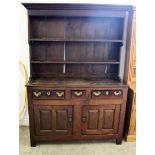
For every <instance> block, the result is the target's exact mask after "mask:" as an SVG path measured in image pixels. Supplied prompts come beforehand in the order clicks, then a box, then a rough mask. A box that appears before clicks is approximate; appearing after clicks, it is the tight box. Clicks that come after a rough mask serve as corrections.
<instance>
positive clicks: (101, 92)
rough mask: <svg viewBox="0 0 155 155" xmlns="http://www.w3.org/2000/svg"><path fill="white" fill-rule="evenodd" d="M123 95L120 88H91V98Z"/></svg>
mask: <svg viewBox="0 0 155 155" xmlns="http://www.w3.org/2000/svg"><path fill="white" fill-rule="evenodd" d="M122 95H123V91H122V90H121V89H117V90H92V92H91V98H92V99H102V98H108V97H114V98H120V97H122Z"/></svg>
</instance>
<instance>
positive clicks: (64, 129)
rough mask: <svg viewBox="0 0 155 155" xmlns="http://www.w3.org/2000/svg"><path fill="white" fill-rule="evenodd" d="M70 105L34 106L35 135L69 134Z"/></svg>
mask: <svg viewBox="0 0 155 155" xmlns="http://www.w3.org/2000/svg"><path fill="white" fill-rule="evenodd" d="M72 110H73V109H72V106H35V107H34V116H35V118H34V119H35V132H36V135H45V134H50V135H53V136H54V135H58V134H60V135H71V134H72V124H73V123H72V120H73V118H72V117H73V116H72V115H73V111H72Z"/></svg>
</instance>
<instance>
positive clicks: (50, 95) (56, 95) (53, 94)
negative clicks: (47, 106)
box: [32, 90, 65, 100]
mask: <svg viewBox="0 0 155 155" xmlns="http://www.w3.org/2000/svg"><path fill="white" fill-rule="evenodd" d="M32 96H33V99H54V100H56V99H58V100H59V99H65V90H33V91H32Z"/></svg>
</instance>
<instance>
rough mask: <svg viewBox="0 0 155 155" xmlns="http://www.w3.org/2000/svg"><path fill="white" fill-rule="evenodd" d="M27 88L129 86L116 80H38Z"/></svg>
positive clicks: (30, 83)
mask: <svg viewBox="0 0 155 155" xmlns="http://www.w3.org/2000/svg"><path fill="white" fill-rule="evenodd" d="M27 86H50V87H52V86H53V87H114V86H116V87H119V86H120V87H123V86H127V84H125V83H123V82H118V81H116V80H107V79H105V80H98V79H97V80H93V79H89V80H88V79H63V80H62V79H61V80H59V79H58V80H56V79H46V80H45V79H37V80H31V81H29V82H28V83H27Z"/></svg>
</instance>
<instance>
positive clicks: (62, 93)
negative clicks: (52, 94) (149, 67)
mask: <svg viewBox="0 0 155 155" xmlns="http://www.w3.org/2000/svg"><path fill="white" fill-rule="evenodd" d="M56 94H57V96H59V97H62V96H64V92H63V91H62V92H56Z"/></svg>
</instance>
